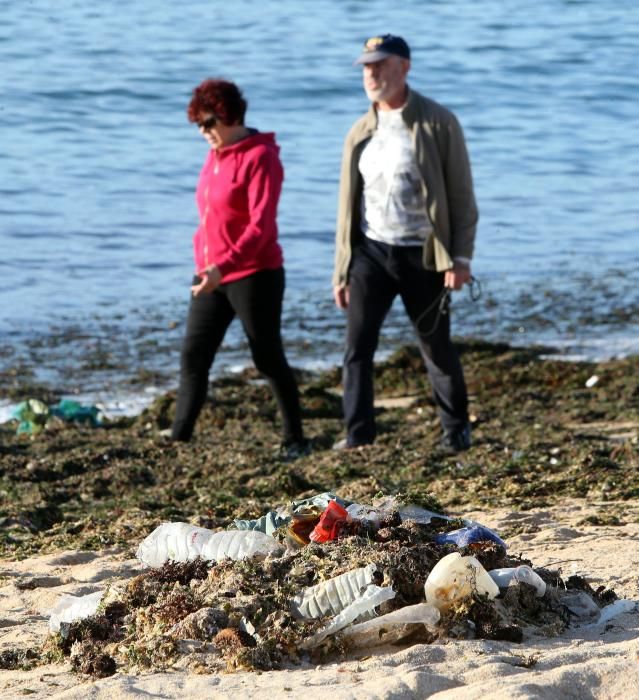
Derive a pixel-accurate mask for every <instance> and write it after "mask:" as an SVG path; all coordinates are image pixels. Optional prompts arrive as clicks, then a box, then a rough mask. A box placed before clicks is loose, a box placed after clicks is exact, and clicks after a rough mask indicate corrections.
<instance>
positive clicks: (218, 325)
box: [172, 268, 303, 442]
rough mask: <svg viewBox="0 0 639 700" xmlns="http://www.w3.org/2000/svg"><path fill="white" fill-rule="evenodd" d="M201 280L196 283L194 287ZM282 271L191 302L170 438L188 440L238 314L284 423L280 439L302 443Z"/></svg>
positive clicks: (260, 274)
mask: <svg viewBox="0 0 639 700" xmlns="http://www.w3.org/2000/svg"><path fill="white" fill-rule="evenodd" d="M197 282H199V278H198V277H195V278H194V284H195V283H197ZM284 285H285V283H284V270H283V268H279V269H277V270H261V271H259V272H256V273H254V274H252V275H249V276H248V277H244V278H243V279H240V280H237V281H236V282H229V283H228V284H223V285H221V286H220V287H218V288H217V289H216V290H215V291H214V292H213V293H208V294H200V295H199V296H197V297H191V303H190V306H189V315H188V319H187V326H186V336H185V338H184V343H183V346H182V355H181V363H180V386H179V389H178V395H177V406H176V409H175V421H174V423H173V430H172V437H173V439H174V440H183V441H187V440H189V439H190V438H191V435H192V433H193V428H194V426H195V421H196V420H197V417H198V415H199V413H200V411H201V410H202V406H203V405H204V401H205V400H206V393H207V387H208V377H209V370H210V369H211V365H212V364H213V359H214V358H215V353H216V352H217V350H218V348H219V347H220V345H221V344H222V340H223V339H224V334H225V333H226V330H227V328H228V327H229V325H230V324H231V321H232V320H233V319H234V318H235V316H236V315H237V316H238V317H239V319H240V321H241V322H242V325H243V326H244V331H245V333H246V336H247V338H248V342H249V346H250V348H251V354H252V356H253V362H254V363H255V367H256V368H257V369H258V370H259V371H260V372H261V373H262V374H263V375H264V376H265V377H266V378H267V379H268V381H269V383H270V385H271V388H272V390H273V393H274V395H275V399H276V401H277V404H278V407H279V410H280V413H281V415H282V419H283V423H284V440H285V442H293V441H297V440H302V439H303V433H302V421H301V413H300V403H299V394H298V390H297V383H296V381H295V377H294V376H293V372H292V371H291V368H290V367H289V365H288V362H287V361H286V356H285V355H284V348H283V346H282V338H281V334H280V322H281V316H282V299H283V296H284Z"/></svg>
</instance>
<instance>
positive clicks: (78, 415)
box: [11, 399, 100, 435]
mask: <svg viewBox="0 0 639 700" xmlns="http://www.w3.org/2000/svg"><path fill="white" fill-rule="evenodd" d="M98 414H99V411H98V409H97V407H96V406H83V405H82V404H79V403H78V402H77V401H71V400H69V399H62V401H59V402H58V403H57V404H54V405H53V406H47V405H46V404H45V403H44V402H42V401H40V400H39V399H27V400H26V401H22V402H21V403H19V404H18V405H17V406H16V407H15V408H14V409H13V411H12V412H11V417H12V418H15V419H17V420H18V421H19V423H18V427H17V429H16V433H17V434H18V435H20V434H21V433H29V434H32V435H36V434H37V433H39V432H40V431H41V430H42V429H43V428H44V427H45V425H46V424H47V422H48V421H49V419H50V418H52V417H56V418H61V419H62V420H64V421H66V422H68V423H71V422H74V423H88V424H89V425H91V426H93V427H95V426H97V425H99V424H100V418H99V415H98Z"/></svg>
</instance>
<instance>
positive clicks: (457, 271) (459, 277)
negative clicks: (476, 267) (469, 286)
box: [444, 260, 471, 290]
mask: <svg viewBox="0 0 639 700" xmlns="http://www.w3.org/2000/svg"><path fill="white" fill-rule="evenodd" d="M470 277H471V275H470V265H467V264H466V263H461V262H459V261H457V260H456V261H455V262H454V263H453V269H452V270H446V272H445V273H444V287H448V289H455V290H460V289H461V288H462V287H463V286H464V285H465V284H466V283H467V282H470Z"/></svg>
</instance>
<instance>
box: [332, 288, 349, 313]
mask: <svg viewBox="0 0 639 700" xmlns="http://www.w3.org/2000/svg"><path fill="white" fill-rule="evenodd" d="M333 298H334V299H335V305H336V306H337V308H338V309H347V308H348V302H349V289H348V285H342V286H337V287H333Z"/></svg>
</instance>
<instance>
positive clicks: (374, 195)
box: [359, 110, 432, 245]
mask: <svg viewBox="0 0 639 700" xmlns="http://www.w3.org/2000/svg"><path fill="white" fill-rule="evenodd" d="M378 119H379V121H378V126H377V129H376V130H375V133H374V134H373V136H372V138H371V140H370V141H369V142H368V144H367V145H366V147H365V149H364V151H363V153H362V157H361V159H360V163H359V169H360V172H361V174H362V177H363V179H364V194H363V197H362V230H363V232H364V233H365V234H366V235H367V236H368V237H369V238H373V239H374V240H378V241H382V242H384V243H389V244H391V245H420V244H421V243H423V241H424V240H425V239H426V237H427V236H428V234H429V233H430V232H431V231H432V226H431V224H430V221H429V220H428V215H427V213H426V202H425V199H424V194H423V190H422V180H421V177H420V174H419V170H418V169H417V163H416V161H415V156H414V153H413V146H412V141H411V135H410V131H409V130H408V127H407V126H406V124H405V123H404V120H403V119H402V115H401V110H393V111H390V112H379V113H378Z"/></svg>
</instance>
